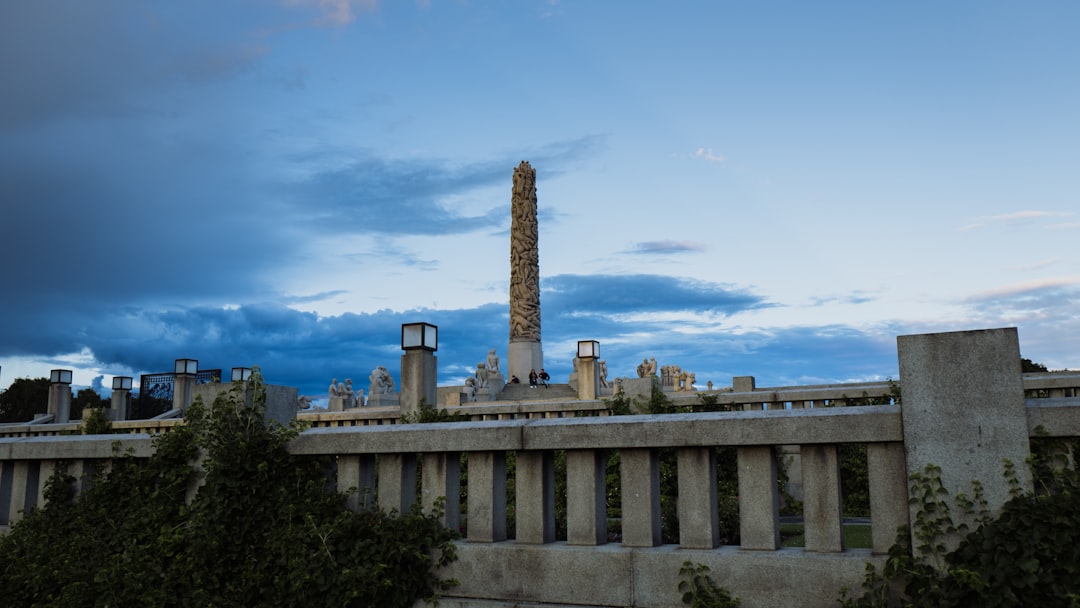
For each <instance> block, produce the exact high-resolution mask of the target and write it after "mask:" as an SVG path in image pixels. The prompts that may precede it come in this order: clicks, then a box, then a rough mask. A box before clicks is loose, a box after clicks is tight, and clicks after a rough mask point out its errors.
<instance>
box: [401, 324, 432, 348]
mask: <svg viewBox="0 0 1080 608" xmlns="http://www.w3.org/2000/svg"><path fill="white" fill-rule="evenodd" d="M417 349H420V350H429V351H436V350H439V328H438V327H436V326H435V325H432V324H431V323H402V324H401V350H417Z"/></svg>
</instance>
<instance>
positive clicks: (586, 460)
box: [0, 330, 1080, 608]
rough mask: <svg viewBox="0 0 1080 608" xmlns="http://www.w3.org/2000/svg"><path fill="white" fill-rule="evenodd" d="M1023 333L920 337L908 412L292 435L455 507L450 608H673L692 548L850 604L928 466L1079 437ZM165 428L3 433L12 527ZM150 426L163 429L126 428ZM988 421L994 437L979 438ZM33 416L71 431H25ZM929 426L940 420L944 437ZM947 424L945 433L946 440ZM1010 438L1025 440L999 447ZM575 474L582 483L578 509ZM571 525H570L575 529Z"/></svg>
mask: <svg viewBox="0 0 1080 608" xmlns="http://www.w3.org/2000/svg"><path fill="white" fill-rule="evenodd" d="M969 334H970V335H969ZM1015 344H1016V336H1015V331H1014V330H987V331H985V332H960V333H957V334H937V335H930V336H916V337H908V339H907V340H902V341H901V346H902V348H901V352H900V359H901V373H902V374H905V376H904V378H903V381H904V384H903V386H904V387H905V390H904V392H903V397H904V402H903V405H902V406H898V405H895V404H893V405H867V406H863V407H823V406H839V405H844V404H856V403H861V402H863V401H862V400H863V398H865V397H874V398H885V397H888V396H890V395H892V394H893V393H892V391H893V387H892V386H890V385H889V383H871V384H859V385H834V386H818V387H779V388H766V389H754V390H748V391H741V392H734V391H728V392H718V393H715V394H716V395H717V396H718V399H719V400H720V402H721V403H726V404H731V405H733V408H732V409H733V411H725V412H709V413H693V414H669V415H631V416H612V417H607V416H604V417H600V416H597V415H595V414H598V413H601V412H603V411H604V410H605V406H604V404H603V402H602V401H573V402H567V403H556V404H553V403H548V402H545V403H542V404H528V403H526V402H521V403H502V404H500V403H491V404H485V405H482V406H464V407H461V408H460V410H461V411H469V412H470V413H474V415H473V416H471V418H472V421H469V422H457V423H437V424H423V425H418V424H399V418H398V416H397V415H396V411H394V409H393V408H386V409H385V411H383V410H380V411H374V410H375V408H371V410H368V411H365V410H364V409H361V410H357V411H356V412H342V413H333V414H314V415H311V414H309V415H306V416H304V417H305V418H310V419H312V420H311V422H312V427H313V428H310V429H308V430H307V431H305V432H303V433H301V434H300V435H299V436H298V437H296V438H295V439H294V440H292V442H291V443H290V444H289V449H290V451H291V452H292V453H294V454H296V455H301V456H304V455H319V456H333V457H334V460H335V461H336V467H335V471H334V479H335V483H336V485H337V487H338V489H339V490H341V491H342V492H346V493H348V501H349V504H350V506H351V507H352V508H355V509H362V508H366V507H368V506H370V505H371V504H374V505H378V506H379V507H381V508H384V509H397V510H403V509H406V508H409V507H410V506H411V505H413V504H416V503H419V504H421V505H422V506H423V507H425V508H431V507H433V506H434V505H435V504H436V503H437V502H443V501H444V502H445V510H444V514H443V517H444V522H445V523H446V525H448V526H450V527H454V528H458V529H462V530H463V531H464V537H463V539H462V540H461V541H460V542H459V543H458V555H459V559H458V560H457V561H456V562H454V563H453V564H451V565H449V566H448V567H447V568H446V569H445V571H444V572H443V574H444V575H445V576H449V577H454V578H457V579H458V580H459V581H460V582H461V584H460V585H459V586H458V587H457V588H455V589H453V590H452V591H450V592H449V593H448V594H447V596H446V597H445V598H444V599H443V600H442V601H441V604H442V605H444V606H451V607H453V608H496V607H504V606H511V605H519V604H528V605H530V606H535V607H538V608H545V607H547V608H553V607H555V606H567V605H574V606H585V605H589V606H610V607H615V606H635V607H655V608H660V607H670V606H674V605H678V593H677V585H678V580H679V574H678V573H679V569H680V568H681V566H682V564H683V562H685V561H690V562H693V563H698V564H704V565H706V566H708V567H709V568H710V570H711V575H712V576H713V578H714V579H715V580H717V581H718V582H719V583H721V584H723V585H724V586H726V587H728V588H729V589H730V590H731V591H732V592H733V593H734V595H737V596H739V597H741V598H742V599H743V605H744V606H789V605H792V606H793V605H798V606H826V605H834V604H835V599H836V597H837V593H838V590H839V589H840V587H841V586H844V585H846V586H848V587H850V588H858V586H859V584H860V583H861V581H862V577H863V573H864V571H865V565H866V563H867V562H871V563H874V564H877V565H879V566H880V565H881V564H882V563H883V562H884V560H885V559H886V556H885V553H886V552H887V550H888V548H889V547H890V546H891V545H892V543H893V542H894V540H895V535H896V530H897V528H898V527H899V526H901V525H904V524H906V523H907V522H908V521H909V518H910V510H909V505H908V490H907V477H908V475H909V474H910V473H912V472H913V471H917V470H921V467H922V466H923V465H924V464H926V463H927V462H934V463H935V464H938V465H939V466H941V467H942V469H943V480H948V479H949V478H950V476H951V478H952V479H956V480H968V481H970V480H971V479H981V480H983V481H986V482H988V484H987V485H988V488H989V486H991V485H993V482H994V479H993V478H994V477H1000V471H1001V459H1002V458H1005V457H1008V458H1010V459H1012V460H1013V461H1014V462H1020V461H1022V460H1023V457H1024V453H1021V452H1023V451H1025V450H1026V449H1027V448H1026V446H1027V440H1028V437H1029V436H1034V435H1046V436H1050V437H1080V398H1078V397H1077V396H1076V392H1075V391H1076V387H1077V386H1080V374H1062V373H1058V374H1025V375H1024V376H1023V378H1022V379H1021V378H1016V377H1015V376H1014V377H1013V378H1011V379H1010V378H1009V374H1008V373H1003V371H1002V370H1007V369H1009V367H1008V366H1009V365H1011V363H1010V362H1011V361H1014V360H1015V358H1016V356H1017V355H1016V352H1017V349H1016V348H1015ZM973 348H985V349H987V352H988V353H990V354H992V355H993V356H981V357H970V358H969V359H967V360H965V361H964V362H963V364H962V365H959V366H958V367H957V368H956V369H955V370H943V369H942V368H941V367H940V366H937V365H936V364H935V361H936V360H935V357H939V356H941V353H953V352H968V351H970V350H972V349H973ZM905 349H906V350H905ZM984 368H985V369H984ZM943 396H945V397H943ZM680 398H682V399H687V398H685V397H680ZM688 398H689V399H691V400H692V401H689V402H697V397H696V396H690V397H688ZM676 402H678V401H676ZM455 409H457V408H455ZM965 418H966V420H965ZM149 422H151V421H134V422H131V423H117V424H116V425H115V426H116V428H118V429H123V430H125V432H126V431H127V430H132V431H138V432H134V433H132V434H125V435H121V436H116V435H112V436H61V435H54V436H32V435H23V436H10V435H9V436H7V437H4V438H0V525H9V524H10V523H13V522H15V521H17V520H18V519H19V517H20V511H22V510H25V509H30V508H33V507H34V506H35V505H38V504H41V500H42V488H43V486H44V481H45V479H47V478H48V476H49V474H50V473H51V472H52V471H53V470H55V468H56V466H57V463H59V462H65V463H67V466H68V467H69V471H70V472H73V473H75V474H76V476H77V477H78V476H79V473H81V472H84V471H87V470H92V469H93V468H94V467H95V466H100V464H101V463H103V462H105V461H106V460H107V459H108V458H109V457H110V456H111V455H112V454H113V453H114V452H113V450H116V449H119V450H121V451H123V450H128V449H131V450H132V451H133V453H134V454H135V455H136V456H145V455H148V454H149V453H150V450H151V449H152V445H151V441H152V435H151V434H149V433H147V432H145V431H147V430H151V429H156V430H154V431H153V432H159V431H160V430H165V429H166V428H167V427H168V426H170V425H175V424H181V423H182V422H181V421H178V420H169V421H153V422H154V424H147V423H149ZM139 423H142V424H144V426H142V427H139V426H132V427H130V429H129V428H128V427H127V425H129V424H135V425H137V424H139ZM971 424H976V425H978V427H979V433H972V432H968V429H969V428H970V426H969V425H971ZM154 425H159V426H154ZM966 425H968V426H966ZM33 426H39V427H48V426H57V427H59V426H64V425H23V427H33ZM928 426H930V427H941V428H935V429H934V432H933V433H928V432H927V431H926V429H927V427H928ZM9 428H10V427H9ZM1036 429H1038V430H1036ZM984 430H985V431H986V432H987V433H988V434H987V435H985V436H984V435H983V431H984ZM930 434H934V435H935V437H934V438H932V439H927V438H926V436H927V435H930ZM1017 434H1019V439H1020V440H1021V441H1019V442H1017V441H1016V438H1017ZM1006 436H1008V438H1009V441H1008V442H1005V443H1001V444H993V445H991V444H988V443H985V442H986V441H988V440H990V439H993V440H994V441H998V440H999V439H1001V438H1003V437H1006ZM114 443H115V445H114ZM852 443H855V444H863V445H865V446H866V448H867V461H868V478H869V484H870V487H869V495H870V512H871V518H870V522H871V523H870V527H871V547H870V548H867V549H851V548H848V547H845V546H844V542H843V534H842V530H843V525H844V521H843V514H842V509H841V504H842V502H841V489H840V479H839V465H838V457H837V450H838V446H840V445H841V444H852ZM791 446H794V447H796V448H797V450H798V452H799V454H800V461H801V462H800V468H801V482H802V499H803V513H802V515H803V525H804V536H805V546H804V547H802V548H781V547H780V544H779V529H780V518H779V491H778V487H777V465H776V460H775V455H774V454H775V450H776V448H778V447H784V448H786V447H791ZM716 447H729V448H734V449H735V450H736V453H737V463H738V502H739V532H740V537H741V540H740V544H739V545H735V546H726V545H722V544H721V541H722V539H721V538H720V534H719V527H718V521H717V510H718V504H717V501H718V496H717V494H718V490H717V483H716V461H715V451H714V450H713V448H716ZM661 450H673V451H674V452H675V454H676V458H677V473H676V475H677V484H678V507H677V512H678V520H679V524H680V525H679V537H678V541H677V544H663V543H662V539H661V535H660V504H661V501H660V477H659V476H660V467H659V458H660V457H659V453H660V451H661ZM613 451H616V452H618V453H619V455H620V459H619V460H620V463H621V464H620V467H619V470H618V471H617V474H618V476H619V480H620V482H619V486H620V488H621V497H620V506H621V512H620V519H619V520H618V522H617V525H618V528H619V532H620V534H619V536H617V537H612V536H609V534H608V532H609V531H610V530H609V525H612V527H614V525H613V524H614V523H615V522H609V520H608V519H607V512H606V506H607V496H608V492H609V490H610V488H608V487H607V485H606V481H607V476H608V473H616V472H615V471H607V462H608V459H607V455H608V454H610V453H611V452H613ZM511 455H512V457H513V462H514V465H515V466H514V467H512V468H511V467H508V462H509V460H510V458H511ZM557 455H565V462H566V466H565V473H564V474H565V478H560V479H556V471H555V466H554V462H555V460H556V456H557ZM510 470H513V474H512V475H511V474H510V473H509V472H508V471H510ZM463 479H464V480H465V481H464V482H463V481H462V480H463ZM463 483H464V486H465V487H464V488H462V485H463ZM511 483H512V484H513V485H512V487H513V488H514V495H513V498H512V503H513V516H511V513H510V504H508V498H507V488H508V487H511V485H510V484H511ZM557 484H562V485H564V487H565V488H566V489H565V500H566V504H565V520H560V521H556V509H555V496H556V486H557ZM965 489H966V488H961V487H955V488H954V491H963V490H965ZM465 497H467V499H466V498H465ZM365 501H370V503H369V504H364V502H365ZM991 506H994V505H991ZM557 524H558V525H559V526H561V527H563V529H565V539H563V538H561V537H559V538H558V539H557V537H556V529H557Z"/></svg>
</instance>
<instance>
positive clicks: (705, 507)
mask: <svg viewBox="0 0 1080 608" xmlns="http://www.w3.org/2000/svg"><path fill="white" fill-rule="evenodd" d="M678 459H679V469H678V471H679V546H680V547H682V548H683V549H715V548H716V547H717V546H719V545H720V518H719V515H718V511H717V498H716V452H715V451H714V450H713V449H712V448H679V451H678Z"/></svg>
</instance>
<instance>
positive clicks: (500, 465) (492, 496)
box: [467, 452, 506, 543]
mask: <svg viewBox="0 0 1080 608" xmlns="http://www.w3.org/2000/svg"><path fill="white" fill-rule="evenodd" d="M467 527H468V539H469V540H470V541H477V542H486V543H491V542H498V541H501V540H506V453H505V452H469V511H468V526H467Z"/></svg>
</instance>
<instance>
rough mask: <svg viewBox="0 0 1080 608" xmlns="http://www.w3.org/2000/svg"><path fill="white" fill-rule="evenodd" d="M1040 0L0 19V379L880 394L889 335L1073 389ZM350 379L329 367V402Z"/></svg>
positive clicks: (1061, 85) (1057, 26) (206, 11)
mask: <svg viewBox="0 0 1080 608" xmlns="http://www.w3.org/2000/svg"><path fill="white" fill-rule="evenodd" d="M1078 30H1080V4H1077V3H1075V2H1071V1H1070V2H1064V1H1063V2H1030V3H1015V2H997V1H992V0H984V1H978V2H974V1H972V2H949V3H938V2H923V1H916V2H903V3H900V2H894V3H867V2H814V3H808V2H755V3H742V2H738V3H737V2H679V3H648V2H617V3H616V2H601V1H596V2H568V1H549V0H544V1H525V0H523V1H511V2H468V1H454V2H440V1H438V0H427V1H420V2H411V1H401V2H381V1H377V0H365V1H350V0H245V1H237V0H215V1H213V2H209V1H202V2H200V1H191V2H184V3H175V2H166V1H163V0H99V1H96V2H92V3H91V2H84V1H82V0H47V1H31V0H13V1H9V2H4V3H0V82H2V83H3V91H4V93H3V95H2V96H0V260H2V261H0V285H2V286H3V295H2V297H0V365H2V372H0V388H2V387H6V386H7V385H9V384H10V383H11V382H12V381H13V380H14V379H15V378H18V377H40V376H46V375H48V371H49V370H50V369H53V368H57V367H65V368H72V369H74V370H75V383H76V384H78V385H90V384H92V383H95V382H104V384H105V385H106V386H108V385H109V384H110V378H111V376H112V375H135V376H137V375H138V374H140V373H143V372H156V371H167V370H169V369H170V368H171V366H172V361H173V359H175V358H179V357H193V358H196V359H199V361H200V367H202V368H215V367H220V368H225V369H227V368H229V367H233V366H247V365H260V366H261V367H262V368H263V370H264V373H265V375H266V376H267V378H268V380H269V381H270V382H273V383H277V384H285V385H290V386H297V387H299V388H300V391H301V393H304V394H311V395H314V396H320V395H322V394H323V393H324V392H325V387H326V386H327V384H328V383H329V380H330V379H331V378H332V377H336V378H339V379H341V378H345V377H351V378H353V379H354V381H356V382H357V383H358V384H359V385H361V386H364V385H366V378H367V376H368V374H369V373H370V371H371V370H372V369H373V368H374V367H375V366H377V365H385V366H387V367H388V368H389V369H391V370H392V371H394V372H395V374H396V370H397V368H398V357H399V355H400V353H401V351H400V349H399V347H398V344H399V342H398V339H399V332H400V324H401V323H403V322H412V321H419V320H424V321H428V322H433V323H436V324H438V325H439V326H440V348H439V352H438V357H439V371H440V379H439V380H440V384H454V383H460V382H462V381H463V379H464V378H465V377H466V376H467V375H469V374H470V373H471V371H472V369H473V367H472V366H474V365H475V363H476V362H477V361H480V360H481V359H482V358H483V357H484V355H485V354H486V352H487V350H488V349H489V348H496V349H497V351H498V352H499V354H500V355H502V356H505V352H506V344H507V339H508V331H509V329H508V319H507V314H508V313H507V297H508V296H507V291H508V283H509V221H510V218H509V201H510V190H511V176H512V172H513V169H514V167H515V166H517V164H518V163H519V162H520V161H521V160H528V161H529V162H530V163H531V164H532V165H533V167H535V168H536V170H537V185H538V196H539V209H540V264H541V268H540V270H541V276H542V283H541V287H542V294H541V307H542V313H543V321H542V328H543V345H544V354H545V363H546V367H547V368H548V370H549V371H550V372H552V374H553V375H554V376H555V380H556V381H559V380H564V379H565V375H566V374H567V373H568V372H569V369H570V359H571V357H572V354H573V349H574V343H575V342H576V341H577V340H578V339H597V340H599V341H600V342H601V349H602V353H603V355H604V358H605V359H606V360H607V361H608V367H609V370H610V374H611V375H612V376H618V375H633V373H634V368H635V366H636V365H637V363H638V362H640V360H641V359H642V358H643V357H655V358H656V359H657V360H658V362H659V364H660V365H669V364H674V365H680V366H682V367H683V368H684V369H687V370H690V371H694V372H695V373H696V376H697V378H698V383H699V385H700V386H704V385H705V382H706V381H708V380H712V381H714V382H715V383H716V384H718V385H721V386H722V385H727V384H730V382H731V377H732V376H735V375H754V376H756V377H757V378H758V384H759V385H788V384H806V383H819V382H843V381H858V380H870V379H881V378H885V377H896V375H897V371H896V370H897V363H896V351H895V338H896V336H897V335H901V334H910V333H923V332H933V331H953V330H965V329H977V328H987V327H1003V326H1015V327H1018V328H1019V334H1020V341H1021V350H1022V354H1023V355H1024V356H1026V357H1030V358H1032V359H1035V360H1036V361H1040V362H1042V363H1044V364H1046V365H1048V366H1050V367H1051V368H1066V367H1071V368H1073V369H1075V368H1077V367H1078V366H1080V307H1078V306H1077V299H1078V296H1080V247H1078V246H1077V245H1076V243H1077V237H1078V236H1080V170H1078V167H1080V146H1078V144H1077V142H1080V112H1078V111H1077V108H1080V71H1078V68H1077V66H1078V65H1080V37H1078V36H1076V31H1078ZM361 379H363V380H362V381H361Z"/></svg>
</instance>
